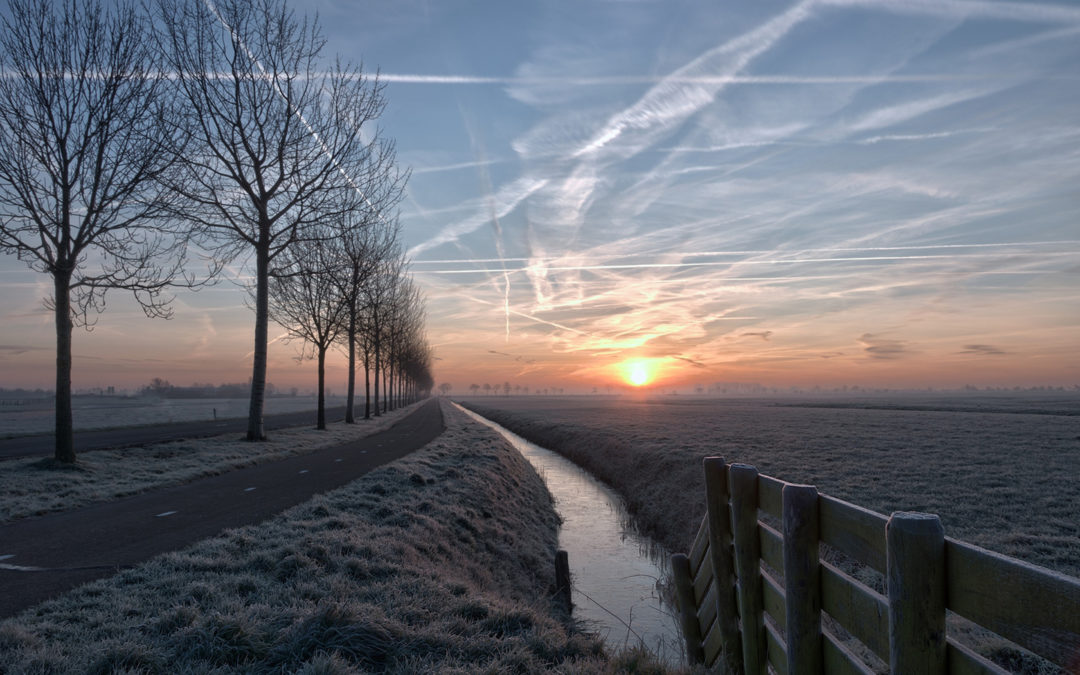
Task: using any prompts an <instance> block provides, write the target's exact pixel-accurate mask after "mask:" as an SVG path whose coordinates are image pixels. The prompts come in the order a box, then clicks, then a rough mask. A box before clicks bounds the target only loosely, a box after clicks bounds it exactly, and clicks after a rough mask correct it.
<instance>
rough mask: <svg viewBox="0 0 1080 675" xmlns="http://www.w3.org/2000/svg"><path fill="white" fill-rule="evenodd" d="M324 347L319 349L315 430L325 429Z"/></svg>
mask: <svg viewBox="0 0 1080 675" xmlns="http://www.w3.org/2000/svg"><path fill="white" fill-rule="evenodd" d="M325 391H326V347H322V346H320V347H319V408H318V413H317V414H316V423H315V428H316V429H326V394H325Z"/></svg>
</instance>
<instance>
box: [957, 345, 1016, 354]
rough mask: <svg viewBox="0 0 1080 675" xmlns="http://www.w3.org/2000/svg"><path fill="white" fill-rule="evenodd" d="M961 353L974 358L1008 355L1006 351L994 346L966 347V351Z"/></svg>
mask: <svg viewBox="0 0 1080 675" xmlns="http://www.w3.org/2000/svg"><path fill="white" fill-rule="evenodd" d="M960 353H961V354H970V355H973V356H1004V355H1006V354H1008V352H1006V351H1005V350H1003V349H999V348H997V347H995V346H994V345H964V349H963V350H962V351H961V352H960Z"/></svg>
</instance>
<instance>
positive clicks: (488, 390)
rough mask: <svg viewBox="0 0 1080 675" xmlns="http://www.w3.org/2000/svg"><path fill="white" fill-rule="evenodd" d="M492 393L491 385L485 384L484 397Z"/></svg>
mask: <svg viewBox="0 0 1080 675" xmlns="http://www.w3.org/2000/svg"><path fill="white" fill-rule="evenodd" d="M490 393H491V385H490V384H488V383H487V382H485V383H484V395H485V396H487V395H488V394H490Z"/></svg>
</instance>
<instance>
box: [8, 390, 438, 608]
mask: <svg viewBox="0 0 1080 675" xmlns="http://www.w3.org/2000/svg"><path fill="white" fill-rule="evenodd" d="M444 428H445V427H444V425H443V420H442V412H441V411H440V409H439V403H438V400H437V399H432V400H430V401H428V402H427V403H424V404H423V405H421V406H419V407H418V408H417V410H416V411H414V412H413V413H411V414H410V415H409V416H408V417H406V418H404V419H403V420H401V421H399V422H398V423H397V424H395V425H394V426H393V427H391V428H390V429H388V430H386V431H383V432H380V433H377V434H374V435H372V436H368V437H367V438H362V439H360V440H358V441H353V442H351V443H349V444H347V445H343V446H340V447H335V448H329V449H326V450H320V451H318V452H314V453H312V454H309V455H303V456H300V457H291V458H289V459H285V460H281V461H279V462H272V463H269V464H263V465H260V466H255V467H251V468H247V469H239V470H236V471H231V472H229V473H226V474H222V475H220V476H213V477H210V478H203V479H200V480H197V481H195V482H192V483H188V484H186V485H179V486H175V487H170V488H163V489H160V490H154V491H153V492H148V493H146V494H142V495H137V496H134V497H129V498H126V499H122V500H118V501H113V502H106V503H102V504H96V505H93V506H89V507H86V508H82V509H78V510H76V511H69V512H66V513H58V514H55V515H49V516H42V517H40V518H31V519H26V520H18V521H15V522H13V523H9V524H7V525H0V618H4V617H8V616H12V615H14V614H16V613H18V612H19V611H21V610H23V609H26V608H27V607H30V606H33V605H35V604H37V603H39V602H42V601H43V600H46V599H48V598H51V597H55V596H57V595H59V594H61V593H63V592H64V591H66V590H68V589H70V588H73V587H75V586H77V585H79V584H83V583H86V582H87V581H91V580H93V579H97V578H99V577H105V576H109V575H111V574H114V573H115V572H116V571H117V570H118V569H120V568H123V567H127V566H130V565H134V564H136V563H139V562H142V561H144V560H147V559H149V558H151V557H152V556H154V555H157V554H159V553H163V552H165V551H171V550H175V549H178V548H182V547H184V546H187V545H189V544H192V543H194V542H196V541H199V540H201V539H205V538H207V537H211V536H213V535H215V534H217V533H219V532H221V531H222V530H224V529H226V528H230V527H239V526H241V525H247V524H250V523H257V522H260V521H262V520H265V519H267V518H269V517H271V516H273V515H275V514H277V513H280V512H281V511H283V510H285V509H286V508H288V507H290V506H293V505H295V504H299V503H301V502H303V501H306V500H308V499H310V498H311V497H312V496H313V495H316V494H318V493H322V492H326V491H328V490H332V489H334V488H337V487H340V486H342V485H344V484H345V483H348V482H349V481H351V480H354V479H355V478H357V477H359V476H362V475H363V474H365V473H367V472H368V471H371V470H372V469H374V468H376V467H378V466H380V465H382V464H385V463H387V462H390V461H393V460H395V459H398V458H400V457H403V456H405V455H407V454H409V453H410V452H413V451H414V450H417V449H419V448H421V447H423V446H424V445H426V444H427V443H429V442H430V441H431V440H433V439H434V438H436V437H437V436H438V435H439V434H441V433H442V431H443V429H444Z"/></svg>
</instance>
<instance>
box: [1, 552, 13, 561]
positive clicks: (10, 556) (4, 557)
mask: <svg viewBox="0 0 1080 675" xmlns="http://www.w3.org/2000/svg"><path fill="white" fill-rule="evenodd" d="M14 557H15V554H14V553H11V554H9V555H0V560H7V559H8V558H14Z"/></svg>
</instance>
